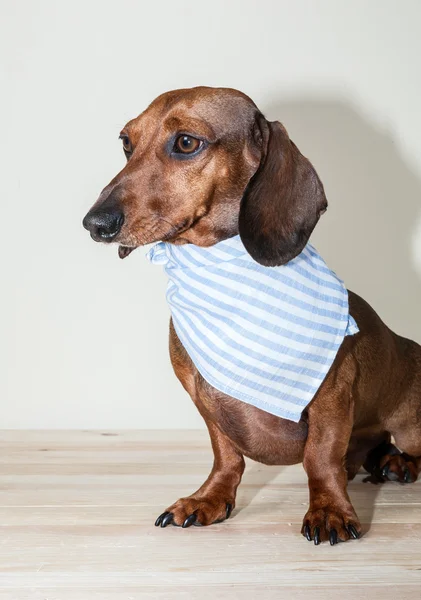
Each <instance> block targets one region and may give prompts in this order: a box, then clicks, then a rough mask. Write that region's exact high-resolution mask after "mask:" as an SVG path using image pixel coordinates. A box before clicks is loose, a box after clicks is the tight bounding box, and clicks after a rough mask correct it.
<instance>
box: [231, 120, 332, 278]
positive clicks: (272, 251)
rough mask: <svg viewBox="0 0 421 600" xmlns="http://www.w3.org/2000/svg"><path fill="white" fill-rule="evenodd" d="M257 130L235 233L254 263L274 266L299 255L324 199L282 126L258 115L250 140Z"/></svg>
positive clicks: (316, 179) (315, 177)
mask: <svg viewBox="0 0 421 600" xmlns="http://www.w3.org/2000/svg"><path fill="white" fill-rule="evenodd" d="M256 129H257V130H258V131H257V134H258V137H260V140H261V145H262V147H263V149H262V154H261V160H260V165H259V167H258V169H257V171H256V173H255V174H254V175H253V177H252V178H251V179H250V181H249V183H248V186H247V187H246V190H245V192H244V195H243V198H242V200H241V204H240V214H239V233H240V237H241V240H242V242H243V244H244V246H245V248H246V250H247V252H248V253H249V254H250V255H251V256H252V258H254V260H255V261H256V262H258V263H260V264H262V265H265V266H268V267H274V266H277V265H283V264H285V263H287V262H288V261H290V260H291V259H293V258H294V257H295V256H297V255H298V254H299V253H300V252H301V251H302V250H303V248H304V246H305V245H306V243H307V241H308V238H309V237H310V234H311V232H312V231H313V229H314V227H315V226H316V223H317V221H318V220H319V217H320V215H321V214H322V213H323V212H324V211H325V210H326V208H327V200H326V197H325V193H324V190H323V184H322V182H321V181H320V179H319V177H318V175H317V173H316V171H315V170H314V168H313V166H312V165H311V163H310V162H309V161H308V160H307V159H306V158H305V157H304V156H303V155H302V154H301V153H300V151H299V150H298V148H297V147H296V145H295V144H294V143H293V142H292V141H291V140H290V139H289V137H288V134H287V132H286V130H285V128H284V127H283V126H282V125H281V123H278V122H277V121H275V122H273V123H271V122H268V121H266V119H265V118H264V117H263V115H262V114H258V116H257V121H256V124H255V132H254V133H255V135H254V138H256ZM259 134H260V135H259Z"/></svg>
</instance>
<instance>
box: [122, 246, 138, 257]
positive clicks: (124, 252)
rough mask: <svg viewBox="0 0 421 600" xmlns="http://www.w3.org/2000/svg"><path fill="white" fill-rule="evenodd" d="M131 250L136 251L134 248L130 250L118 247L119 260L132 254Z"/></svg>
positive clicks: (127, 247)
mask: <svg viewBox="0 0 421 600" xmlns="http://www.w3.org/2000/svg"><path fill="white" fill-rule="evenodd" d="M133 250H136V247H132V248H130V247H129V246H119V247H118V255H119V257H120V258H126V256H129V254H130V253H131V252H133Z"/></svg>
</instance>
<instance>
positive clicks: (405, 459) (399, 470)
mask: <svg viewBox="0 0 421 600" xmlns="http://www.w3.org/2000/svg"><path fill="white" fill-rule="evenodd" d="M381 474H382V477H384V479H387V480H388V481H399V483H414V481H416V480H417V479H418V468H417V465H416V464H415V462H414V461H413V460H412V459H411V457H410V456H409V455H408V454H405V453H403V454H396V455H395V456H390V457H384V460H383V461H382V463H381Z"/></svg>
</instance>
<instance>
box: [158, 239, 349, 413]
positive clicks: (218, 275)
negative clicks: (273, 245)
mask: <svg viewBox="0 0 421 600" xmlns="http://www.w3.org/2000/svg"><path fill="white" fill-rule="evenodd" d="M147 257H148V259H149V260H150V261H151V262H152V263H156V264H162V265H164V268H165V271H166V273H167V275H168V279H169V282H168V288H167V301H168V304H169V306H170V309H171V314H172V319H173V323H174V328H175V331H176V332H177V335H178V337H179V338H180V340H181V342H182V344H183V346H184V347H185V349H186V350H187V352H188V354H189V355H190V358H191V359H192V361H193V363H194V364H195V366H196V368H197V370H198V371H199V372H200V374H201V375H202V376H203V377H204V378H205V379H206V381H207V382H208V383H210V384H211V385H212V386H213V387H214V388H216V389H217V390H219V391H221V392H223V393H225V394H228V395H229V396H232V397H233V398H237V399H238V400H242V401H243V402H247V403H248V404H252V405H253V406H257V407H258V408H261V409H262V410H265V411H266V412H269V413H272V414H273V415H277V416H279V417H283V418H284V419H289V420H291V421H295V422H298V421H299V420H300V417H301V413H302V411H303V410H304V408H305V407H306V406H307V405H308V404H309V402H310V401H311V400H312V398H313V397H314V395H315V393H316V392H317V390H318V389H319V387H320V385H321V383H322V381H323V380H324V378H325V376H326V374H327V372H328V371H329V369H330V367H331V365H332V363H333V361H334V359H335V356H336V354H337V352H338V349H339V346H340V345H341V343H342V341H343V339H344V337H345V336H346V335H353V334H355V333H357V332H358V327H357V324H356V323H355V321H354V319H353V318H352V317H351V315H350V314H349V309H348V292H347V290H346V288H345V286H344V284H343V282H342V281H341V280H340V279H338V277H337V276H336V275H335V273H333V271H331V270H330V269H329V268H328V267H327V266H326V264H325V262H324V261H323V259H322V258H321V257H320V256H319V254H318V253H317V252H316V250H315V249H314V248H313V247H312V246H311V245H310V244H307V246H306V247H305V248H304V250H303V251H302V252H301V254H299V255H298V256H297V257H296V258H294V259H293V260H291V261H290V262H289V263H287V264H286V265H282V266H280V267H264V266H262V265H260V264H259V263H257V262H255V261H254V260H253V259H252V258H251V256H250V255H249V254H248V253H247V251H246V250H245V248H244V246H243V244H242V242H241V239H240V237H239V236H238V235H237V236H235V237H232V238H230V239H228V240H224V241H223V242H219V243H218V244H215V245H214V246H211V247H209V248H201V247H199V246H195V245H193V244H186V245H183V246H174V245H172V244H168V243H165V242H159V243H157V244H155V245H154V246H153V247H152V248H151V249H150V251H149V252H148V254H147Z"/></svg>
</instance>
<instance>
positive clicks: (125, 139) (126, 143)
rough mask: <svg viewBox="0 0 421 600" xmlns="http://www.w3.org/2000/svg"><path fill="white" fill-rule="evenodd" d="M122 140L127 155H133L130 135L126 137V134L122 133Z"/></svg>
mask: <svg viewBox="0 0 421 600" xmlns="http://www.w3.org/2000/svg"><path fill="white" fill-rule="evenodd" d="M120 140H121V141H122V142H123V150H124V152H125V153H126V154H131V153H132V143H131V141H130V138H129V136H128V135H126V134H125V133H121V134H120Z"/></svg>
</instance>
